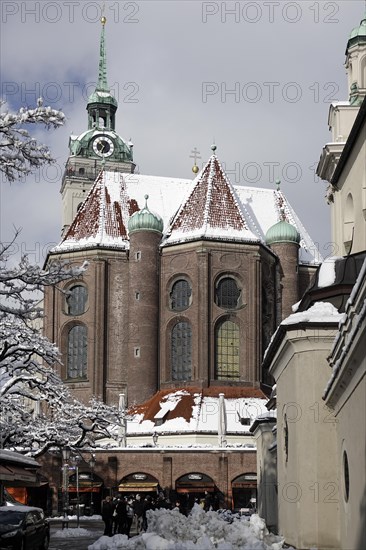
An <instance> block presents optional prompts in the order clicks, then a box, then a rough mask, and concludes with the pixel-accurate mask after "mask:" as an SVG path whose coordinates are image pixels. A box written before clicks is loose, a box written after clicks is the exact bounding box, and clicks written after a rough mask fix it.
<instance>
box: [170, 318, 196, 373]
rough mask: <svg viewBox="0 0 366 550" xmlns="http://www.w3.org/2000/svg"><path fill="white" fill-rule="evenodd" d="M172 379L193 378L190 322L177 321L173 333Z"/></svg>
mask: <svg viewBox="0 0 366 550" xmlns="http://www.w3.org/2000/svg"><path fill="white" fill-rule="evenodd" d="M171 362H172V380H191V377H192V328H191V325H190V323H188V322H187V321H182V322H180V323H177V324H176V325H175V326H174V327H173V330H172V335H171Z"/></svg>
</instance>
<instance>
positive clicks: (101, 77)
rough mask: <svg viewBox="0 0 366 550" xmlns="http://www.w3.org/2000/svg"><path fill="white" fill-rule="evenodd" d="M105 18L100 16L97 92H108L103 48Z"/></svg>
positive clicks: (105, 56) (105, 58) (104, 50)
mask: <svg viewBox="0 0 366 550" xmlns="http://www.w3.org/2000/svg"><path fill="white" fill-rule="evenodd" d="M106 22H107V18H106V17H105V16H104V15H103V17H102V18H101V23H102V30H101V33H100V49H99V74H98V85H97V88H96V91H99V92H109V91H110V90H109V87H108V82H107V54H106V49H105V24H106Z"/></svg>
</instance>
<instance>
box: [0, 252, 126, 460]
mask: <svg viewBox="0 0 366 550" xmlns="http://www.w3.org/2000/svg"><path fill="white" fill-rule="evenodd" d="M9 250H10V247H9V245H8V246H1V245H0V438H1V445H2V447H6V448H12V449H18V450H19V449H23V450H26V451H27V452H29V453H31V454H32V455H33V456H38V455H40V454H42V453H43V452H45V451H46V450H47V449H49V448H50V447H63V446H64V445H65V444H68V445H70V446H71V447H74V448H83V447H88V448H90V447H91V446H93V445H95V443H96V441H98V440H99V439H101V438H106V437H108V438H110V437H112V436H113V430H112V427H113V426H116V425H120V424H121V422H122V421H123V418H122V414H123V413H120V411H119V410H118V409H117V408H116V407H111V406H108V405H106V404H105V403H103V402H101V401H99V400H97V399H93V400H92V401H91V402H90V403H88V404H87V405H85V404H83V403H81V402H79V401H77V400H76V399H75V398H74V397H73V396H72V394H71V392H70V391H69V389H68V388H67V386H65V384H63V382H62V381H61V379H60V377H59V375H58V374H57V372H56V370H55V367H56V366H57V365H59V364H60V354H59V351H58V349H57V347H56V346H55V345H54V344H53V343H52V342H50V341H49V340H48V339H47V338H46V337H44V336H43V335H42V334H41V332H40V330H39V325H40V320H41V319H42V317H43V310H42V307H41V304H42V302H41V298H42V294H41V292H42V290H43V288H44V287H45V286H50V285H53V286H55V287H56V288H57V285H58V283H60V282H62V281H65V280H68V279H75V278H81V277H82V276H83V273H84V271H85V270H86V268H87V265H86V264H84V265H83V266H81V267H77V268H75V267H72V266H70V265H67V264H60V263H57V262H54V263H51V264H50V265H49V266H48V267H47V269H42V268H40V267H39V266H37V265H32V264H30V263H29V261H28V259H27V258H26V257H23V258H22V259H21V261H20V263H19V265H16V266H12V267H8V258H7V255H8V254H9ZM37 321H38V323H37ZM36 409H37V410H36Z"/></svg>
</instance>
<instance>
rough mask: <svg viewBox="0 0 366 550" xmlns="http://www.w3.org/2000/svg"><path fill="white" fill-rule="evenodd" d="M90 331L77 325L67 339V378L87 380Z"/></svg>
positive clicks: (70, 331)
mask: <svg viewBox="0 0 366 550" xmlns="http://www.w3.org/2000/svg"><path fill="white" fill-rule="evenodd" d="M87 340H88V331H87V328H86V327H85V326H84V325H75V326H74V327H72V328H71V329H70V330H69V334H68V338H67V378H86V376H87V360H88V341H87Z"/></svg>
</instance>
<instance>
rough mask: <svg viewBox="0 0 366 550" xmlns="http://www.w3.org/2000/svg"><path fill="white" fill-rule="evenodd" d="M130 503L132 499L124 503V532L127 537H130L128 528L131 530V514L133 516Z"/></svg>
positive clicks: (131, 503)
mask: <svg viewBox="0 0 366 550" xmlns="http://www.w3.org/2000/svg"><path fill="white" fill-rule="evenodd" d="M132 505H133V501H132V499H130V500H128V501H127V504H126V532H125V534H126V535H127V536H128V538H130V530H131V525H132V521H133V516H134V511H133V506H132Z"/></svg>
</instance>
